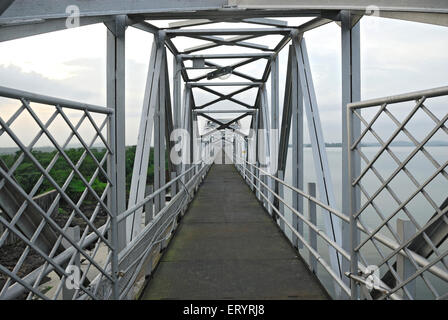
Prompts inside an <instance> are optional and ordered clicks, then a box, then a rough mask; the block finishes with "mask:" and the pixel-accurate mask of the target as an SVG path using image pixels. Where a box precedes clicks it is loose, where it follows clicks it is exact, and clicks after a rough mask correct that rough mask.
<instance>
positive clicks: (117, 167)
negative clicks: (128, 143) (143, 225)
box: [106, 16, 126, 299]
mask: <svg viewBox="0 0 448 320" xmlns="http://www.w3.org/2000/svg"><path fill="white" fill-rule="evenodd" d="M125 21H126V17H125V16H117V17H115V20H114V21H113V22H110V23H107V24H106V27H107V66H106V70H107V107H108V108H110V109H112V110H114V113H113V115H112V116H111V117H110V120H109V125H108V141H109V142H110V146H111V148H112V151H113V154H111V155H110V157H109V159H108V168H107V169H108V175H109V177H110V178H111V180H112V185H111V189H110V193H109V196H108V205H109V206H110V210H111V212H112V217H111V231H110V233H111V235H110V236H111V243H112V248H113V249H112V250H113V252H112V261H111V267H112V278H113V279H114V283H113V286H112V296H113V298H114V299H118V297H119V294H120V293H119V288H118V280H117V277H118V253H119V252H120V251H121V250H122V249H123V248H124V247H125V246H126V224H125V222H124V221H123V222H121V223H120V224H118V223H117V220H116V217H117V215H118V214H119V213H121V212H124V211H125V209H126V158H125V156H126V147H125V136H126V134H125V133H126V132H125V32H126V23H125Z"/></svg>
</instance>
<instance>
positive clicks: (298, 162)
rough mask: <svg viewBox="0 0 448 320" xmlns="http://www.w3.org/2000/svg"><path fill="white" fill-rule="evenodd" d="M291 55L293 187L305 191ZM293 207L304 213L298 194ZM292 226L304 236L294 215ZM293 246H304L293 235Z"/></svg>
mask: <svg viewBox="0 0 448 320" xmlns="http://www.w3.org/2000/svg"><path fill="white" fill-rule="evenodd" d="M290 55H291V57H290V58H291V60H292V61H291V66H292V68H291V82H292V83H291V97H290V101H291V104H292V112H291V116H292V170H291V172H292V185H293V186H294V187H295V188H298V189H300V190H303V152H304V145H303V91H302V87H301V85H300V81H301V79H300V77H299V73H298V64H297V56H296V53H295V50H294V49H293V47H291V48H290ZM292 206H293V208H294V209H296V210H297V211H299V212H300V213H303V198H302V197H301V196H300V195H299V194H298V193H296V192H293V194H292ZM292 225H293V227H294V228H295V229H296V230H297V231H298V232H299V234H301V235H303V222H302V221H300V219H299V218H298V217H297V216H296V215H294V214H293V216H292ZM292 242H293V245H294V246H295V247H297V248H302V247H303V244H302V243H301V242H300V241H299V239H298V238H297V237H296V236H295V235H294V234H293V236H292Z"/></svg>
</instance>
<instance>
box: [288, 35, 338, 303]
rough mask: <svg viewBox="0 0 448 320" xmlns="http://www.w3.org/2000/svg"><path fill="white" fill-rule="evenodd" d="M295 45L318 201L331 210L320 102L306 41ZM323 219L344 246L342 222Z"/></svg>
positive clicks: (335, 263)
mask: <svg viewBox="0 0 448 320" xmlns="http://www.w3.org/2000/svg"><path fill="white" fill-rule="evenodd" d="M293 45H294V47H295V53H296V61H297V65H298V70H299V71H298V73H299V79H300V80H299V83H300V85H301V89H302V90H301V91H302V93H303V96H304V108H305V111H306V116H307V123H308V130H309V136H310V140H311V146H312V150H313V159H314V162H315V163H316V165H315V171H316V178H317V186H318V188H319V198H320V199H322V200H323V201H324V202H326V203H327V204H329V205H330V206H331V207H335V205H336V201H335V198H334V191H333V185H332V180H331V176H330V171H329V166H328V159H327V154H326V150H325V143H324V138H323V132H322V126H321V123H320V118H319V111H318V108H317V100H316V95H315V91H314V86H313V80H312V76H311V70H310V65H309V61H308V54H307V50H306V44H305V39H303V38H302V40H301V41H300V44H299V43H297V42H293ZM324 217H325V219H324V221H325V228H326V230H327V232H328V233H329V234H331V236H332V237H333V240H334V241H335V242H336V243H338V245H342V230H341V221H340V219H339V218H338V217H335V216H333V215H332V214H331V213H330V212H327V213H326V214H325V215H324ZM329 250H330V258H331V264H332V267H333V270H334V272H338V273H339V276H340V279H342V278H343V274H342V272H341V267H342V266H341V263H342V261H341V260H342V257H341V256H340V255H339V254H338V253H337V252H336V251H335V250H333V249H332V248H329ZM339 288H340V287H339V286H338V285H336V284H335V290H336V295H337V296H340V294H341V291H340V289H339Z"/></svg>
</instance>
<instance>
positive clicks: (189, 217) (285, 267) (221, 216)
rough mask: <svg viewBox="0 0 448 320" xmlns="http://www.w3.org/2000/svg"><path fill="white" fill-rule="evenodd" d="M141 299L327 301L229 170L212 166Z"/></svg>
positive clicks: (234, 172)
mask: <svg viewBox="0 0 448 320" xmlns="http://www.w3.org/2000/svg"><path fill="white" fill-rule="evenodd" d="M166 250H167V251H166V252H165V254H164V256H163V257H162V259H161V260H160V263H159V265H158V267H157V269H156V270H155V272H154V274H153V278H152V279H151V280H150V282H149V285H148V287H147V288H146V289H145V291H144V294H143V296H142V297H143V299H328V295H327V294H326V292H325V290H324V289H323V288H322V287H321V285H320V284H319V282H318V280H317V278H316V277H315V276H314V275H313V274H312V273H311V272H310V271H309V270H308V268H307V267H306V265H305V263H304V262H303V261H302V260H301V259H300V258H298V257H297V254H296V252H295V250H294V249H293V247H292V246H291V245H290V243H289V242H288V240H287V239H286V238H285V237H284V236H283V235H282V233H281V231H280V230H279V229H278V227H277V226H276V224H275V223H274V221H273V220H272V219H271V218H270V216H269V215H268V214H267V213H266V212H265V211H264V210H263V208H262V207H261V205H260V203H259V202H258V201H257V199H256V198H255V195H254V194H253V193H252V191H251V190H250V189H249V187H248V186H247V185H246V184H245V183H244V181H243V180H242V178H241V176H240V175H239V174H238V172H237V171H236V169H235V167H234V166H233V165H216V164H215V165H213V167H212V168H211V169H210V172H209V174H208V176H207V177H206V179H205V181H204V183H203V184H202V186H201V187H200V190H199V191H198V193H197V195H196V197H195V199H194V200H193V202H192V203H191V205H190V208H189V210H188V212H187V213H186V215H185V216H184V218H183V219H182V221H181V224H180V226H179V228H178V230H177V232H176V234H175V236H174V238H173V239H172V241H171V243H170V244H169V246H168V248H167V249H166Z"/></svg>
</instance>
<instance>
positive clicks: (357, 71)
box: [340, 11, 361, 283]
mask: <svg viewBox="0 0 448 320" xmlns="http://www.w3.org/2000/svg"><path fill="white" fill-rule="evenodd" d="M340 15H341V58H342V63H341V66H342V121H341V123H342V168H341V169H342V211H343V212H350V192H351V188H350V180H349V170H351V169H350V167H349V166H348V145H349V141H348V134H347V107H346V106H347V105H348V104H349V103H351V102H354V101H360V100H361V45H360V22H358V23H356V24H355V25H354V26H353V21H352V19H353V18H352V16H351V14H350V12H347V11H342V12H341V14H340ZM352 130H353V134H355V135H358V134H359V133H360V130H361V122H360V121H359V120H355V119H354V121H353V123H352ZM352 161H353V162H352V165H354V169H357V170H359V163H360V158H359V157H357V158H353V159H352ZM355 162H356V163H355ZM354 174H356V175H357V174H359V173H358V172H357V171H355V172H354ZM353 196H356V197H360V196H361V195H360V192H359V190H358V191H356V194H354V195H353ZM356 201H357V203H359V199H357V200H356ZM349 230H350V229H349V225H348V224H347V223H345V222H342V245H343V246H344V248H345V249H346V250H349V248H350V246H351V243H352V241H351V239H350V231H349ZM349 270H350V265H349V262H348V261H347V260H346V259H344V260H343V261H342V271H343V272H344V273H345V272H347V271H349ZM344 280H345V281H347V283H348V281H349V279H348V278H345V279H344Z"/></svg>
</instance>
